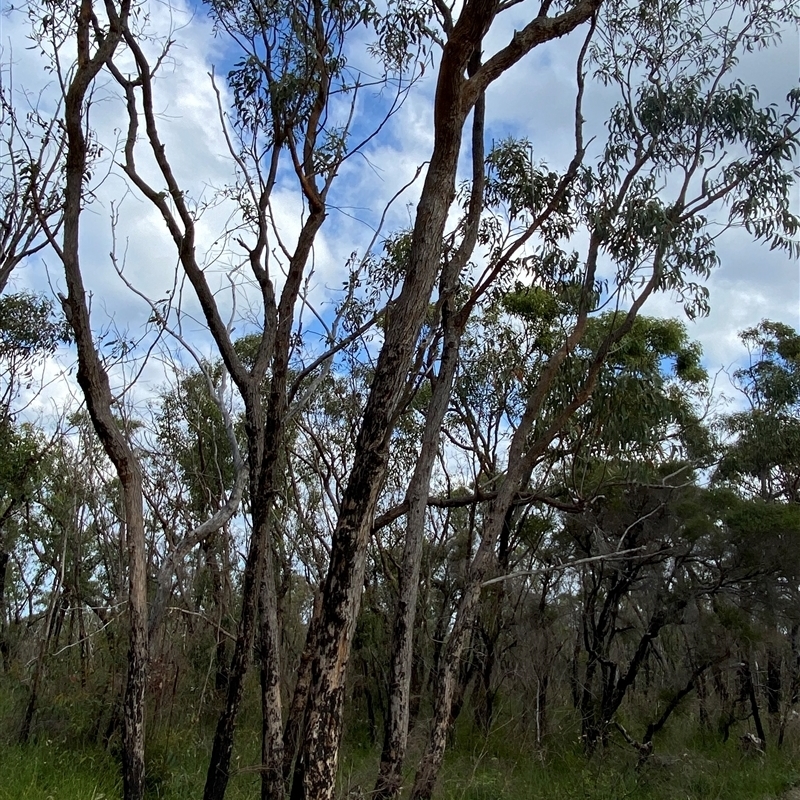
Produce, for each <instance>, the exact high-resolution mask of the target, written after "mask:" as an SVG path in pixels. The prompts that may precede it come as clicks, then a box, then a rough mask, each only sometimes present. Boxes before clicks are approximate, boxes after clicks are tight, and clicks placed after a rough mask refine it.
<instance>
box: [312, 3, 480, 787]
mask: <svg viewBox="0 0 800 800" xmlns="http://www.w3.org/2000/svg"><path fill="white" fill-rule="evenodd" d="M493 14H494V3H493V2H491V1H490V0H475V1H474V2H469V3H468V4H467V6H466V7H465V9H464V11H463V12H462V14H461V16H460V17H459V21H458V23H457V24H456V26H455V28H454V30H453V32H452V34H451V36H450V38H449V41H448V42H447V44H446V45H445V48H444V51H443V53H442V61H441V68H440V72H439V80H438V83H437V91H436V100H435V107H434V126H435V131H436V136H435V145H434V151H433V154H432V157H431V162H430V166H429V169H428V174H427V176H426V179H425V184H424V186H423V190H422V195H421V198H420V202H419V205H418V208H417V218H416V222H415V226H414V232H413V234H412V241H411V252H410V258H409V267H408V271H407V273H406V278H405V282H404V284H403V289H402V291H401V293H400V295H399V297H398V298H397V300H396V301H395V302H394V303H393V304H392V306H391V307H390V308H389V309H388V311H387V318H386V325H385V340H384V345H383V347H382V348H381V352H380V355H379V357H378V362H377V365H376V370H375V377H374V379H373V383H372V387H371V390H370V394H369V398H368V400H367V404H366V408H365V411H364V416H363V420H362V425H361V429H360V431H359V435H358V439H357V443H356V452H355V457H354V462H353V468H352V471H351V473H350V479H349V481H348V485H347V488H346V489H345V492H344V496H343V498H342V502H341V506H340V513H339V519H338V521H337V524H336V528H335V530H334V533H333V541H332V547H331V558H330V564H329V569H328V575H327V578H326V581H325V587H324V600H323V609H322V617H321V619H320V622H319V624H318V625H317V626H316V628H317V630H316V633H315V635H316V645H317V648H316V649H317V652H316V654H315V657H314V659H313V665H312V676H313V677H312V688H311V693H310V696H309V709H308V715H307V723H306V729H305V739H304V743H303V748H302V753H301V760H300V771H301V774H302V780H303V796H304V797H305V798H306V800H329V798H331V797H332V796H333V792H334V788H335V783H336V772H337V767H338V757H339V740H340V736H341V724H342V719H341V717H342V705H343V701H344V681H345V673H346V667H347V661H348V658H349V655H350V649H351V644H352V640H353V634H354V631H355V625H356V619H357V616H358V611H359V607H360V602H361V591H362V587H363V582H364V567H365V557H366V546H367V541H368V538H369V533H370V530H371V526H372V517H373V515H374V511H375V504H376V502H377V497H378V492H379V490H380V487H381V485H382V483H383V479H384V476H385V471H386V464H387V457H388V446H389V438H390V434H391V431H392V427H393V425H394V421H395V417H396V414H397V411H398V404H399V402H400V400H401V398H402V396H403V394H404V390H405V386H406V380H407V373H408V370H409V367H410V366H411V362H412V357H413V353H414V348H415V346H416V342H417V338H418V336H419V332H420V330H421V327H422V322H423V320H424V316H425V312H426V310H427V307H428V303H429V299H430V297H431V293H432V290H433V286H434V282H435V280H436V275H437V272H438V269H439V265H440V253H441V244H442V234H443V231H444V226H445V222H446V220H447V214H448V210H449V208H450V205H451V203H452V201H453V199H454V196H455V171H456V165H457V161H458V154H459V150H460V145H461V131H462V128H463V124H464V121H465V118H466V114H467V112H468V111H469V110H470V109H469V108H463V107H462V99H461V93H462V89H463V85H464V82H465V70H466V67H467V62H468V61H469V58H470V57H471V55H472V54H473V52H474V50H475V49H476V45H477V44H478V43H479V42H480V41H481V39H482V38H483V34H484V32H485V30H486V29H487V28H488V26H489V24H490V22H491V19H492V16H493Z"/></svg>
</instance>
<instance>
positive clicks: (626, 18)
mask: <svg viewBox="0 0 800 800" xmlns="http://www.w3.org/2000/svg"><path fill="white" fill-rule="evenodd" d="M746 5H747V14H746V15H744V16H743V19H742V20H741V27H740V28H739V29H738V30H735V29H734V27H733V25H732V21H733V19H734V18H735V16H736V15H735V14H734V15H733V16H730V15H728V14H726V13H720V11H721V10H720V9H719V8H717V7H711V6H705V5H702V4H697V5H685V4H681V5H678V4H669V5H664V4H661V3H652V4H650V3H648V4H644V5H642V4H635V5H634V4H627V3H623V2H613V3H604V4H603V5H602V7H601V8H600V10H599V15H598V19H597V24H596V31H597V35H596V37H595V38H594V41H593V42H592V44H591V45H590V47H591V50H590V52H591V56H592V59H593V62H594V64H595V68H596V74H597V76H598V77H599V78H600V79H601V80H602V81H604V82H605V83H606V84H608V85H611V86H615V87H616V88H617V89H618V91H619V96H620V98H621V99H620V102H619V103H618V104H617V105H616V106H615V107H614V108H613V109H612V110H611V113H610V116H609V121H608V126H607V127H608V140H607V143H606V145H605V147H604V149H603V150H602V156H601V158H600V159H599V160H598V164H597V166H596V167H595V168H585V169H583V170H581V171H580V173H579V175H580V180H581V182H582V183H581V189H580V190H577V189H576V190H575V193H574V198H575V199H574V213H575V215H576V217H577V219H578V220H579V223H576V224H579V225H580V226H581V227H582V228H583V229H584V230H586V232H587V234H588V244H587V246H586V249H585V253H584V255H583V256H580V255H578V256H575V257H570V255H569V254H568V253H566V252H564V251H563V249H562V248H561V247H559V244H560V243H558V242H557V243H556V244H555V245H551V246H550V247H549V248H548V247H545V248H543V251H542V253H541V255H540V258H541V263H542V266H543V267H545V268H546V267H549V268H550V272H549V273H548V272H547V271H546V270H545V269H540V271H539V272H538V273H537V274H536V278H535V280H534V282H535V281H536V280H537V279H538V280H542V278H543V277H545V276H547V275H548V274H553V272H554V271H555V272H556V275H557V280H558V281H559V283H561V284H563V283H569V282H571V283H573V284H575V285H576V286H577V287H578V289H577V294H578V297H577V301H576V302H575V312H574V314H573V316H572V318H571V319H570V320H569V321H568V322H565V325H564V328H565V335H564V336H563V338H562V339H561V341H560V342H557V343H556V345H555V347H554V351H553V354H552V356H551V357H550V358H549V360H548V362H547V363H546V365H545V366H544V367H543V369H542V371H541V373H540V375H539V376H538V379H537V380H536V382H535V383H534V385H533V387H532V388H531V390H530V394H529V395H528V397H527V398H526V405H525V409H524V413H523V414H522V416H521V419H520V421H519V424H518V426H517V428H516V430H515V432H514V435H513V438H512V439H511V442H510V444H509V448H508V456H507V463H508V466H507V468H506V470H505V472H504V476H503V481H502V483H501V484H500V486H499V490H498V492H497V495H496V497H495V498H494V499H493V500H492V501H491V502H490V504H489V508H488V510H487V513H486V514H485V516H484V523H483V530H482V535H481V542H480V545H479V547H478V549H477V551H476V553H475V556H474V559H473V563H472V565H471V568H470V577H469V580H468V582H467V584H466V586H465V589H464V592H463V594H462V597H461V601H460V606H459V610H458V614H457V617H456V620H455V622H454V624H453V627H452V630H451V631H450V635H449V638H448V643H447V649H446V655H445V661H444V666H443V668H442V670H441V672H440V674H439V683H438V686H437V690H436V692H435V711H434V721H433V723H432V729H431V734H430V738H429V743H428V748H427V750H426V753H425V755H424V757H423V761H422V763H421V765H420V767H419V769H418V771H417V776H416V779H415V785H414V788H413V790H412V797H413V798H414V800H419V799H420V798H428V797H430V796H431V794H432V792H433V786H434V782H435V778H436V775H437V773H438V769H439V766H440V765H441V761H442V757H443V754H444V748H445V742H446V735H447V730H448V727H449V725H450V721H451V705H452V699H453V696H454V692H455V689H456V686H457V683H458V672H459V662H460V658H461V654H462V652H463V650H464V647H465V645H466V642H467V639H468V636H469V631H470V629H471V626H472V619H473V617H474V614H475V610H476V608H477V606H478V601H479V598H480V593H481V586H482V584H483V582H484V581H485V580H486V577H487V574H488V572H489V570H490V569H491V568H492V565H493V563H494V558H495V550H496V546H497V542H498V539H499V536H500V534H501V531H502V530H503V526H504V524H505V520H506V517H507V514H508V512H509V509H510V508H511V506H512V503H513V501H514V498H515V497H516V495H517V494H518V493H519V492H520V491H521V490H522V489H523V488H524V487H525V485H526V483H527V481H528V479H529V477H530V475H531V473H532V470H533V469H534V468H535V467H536V465H537V463H538V462H539V461H540V460H541V459H542V457H543V456H544V455H545V453H546V451H547V448H548V447H549V445H550V443H551V442H552V441H553V440H554V438H556V437H557V436H558V434H559V432H560V431H562V430H563V429H564V427H565V425H567V424H568V421H569V419H570V418H571V416H572V415H573V414H574V413H575V411H576V410H577V409H578V408H580V406H581V405H582V404H583V403H585V402H586V401H587V399H588V398H589V397H590V395H591V393H592V391H593V390H594V388H595V386H596V383H597V380H598V378H599V376H600V374H601V373H602V368H603V363H604V361H605V360H606V358H607V357H608V355H609V353H610V352H611V351H612V350H613V348H615V347H616V346H617V344H618V343H619V342H620V341H621V339H622V338H623V337H624V336H625V334H627V333H628V332H629V331H630V329H631V327H632V326H633V324H634V321H635V318H636V315H637V313H638V312H639V309H640V308H641V306H642V304H643V303H644V302H645V300H646V299H647V298H648V297H649V296H650V295H652V294H653V293H654V292H657V291H672V292H676V293H677V294H678V295H679V296H681V297H683V298H684V300H685V303H686V305H687V310H688V311H689V312H690V313H697V312H698V311H702V310H703V309H704V308H705V306H706V296H705V290H704V289H703V287H702V285H701V284H700V281H701V280H702V278H704V277H705V276H707V275H708V273H709V271H710V269H711V268H712V267H713V266H715V265H716V263H717V258H716V254H715V252H714V240H713V238H712V237H711V236H710V234H709V233H708V231H707V230H706V225H707V221H708V220H707V217H706V213H707V212H708V211H709V210H710V209H712V207H714V206H715V205H717V204H721V205H723V206H724V205H726V204H727V206H728V212H729V217H728V220H729V224H744V225H745V226H746V227H747V228H748V229H750V230H751V231H752V232H753V233H754V235H755V236H756V237H757V238H760V239H765V240H767V241H768V242H769V243H770V244H771V245H773V246H775V247H783V248H785V249H786V250H787V251H788V252H790V253H792V252H794V250H795V248H794V245H793V243H792V240H791V237H792V235H793V233H794V232H795V231H796V229H797V220H796V218H795V217H794V216H793V215H792V214H791V212H790V211H789V206H788V204H787V198H788V196H787V194H786V188H787V186H788V185H789V183H790V182H791V177H789V178H788V179H787V173H788V174H791V168H790V167H788V163H789V161H790V160H791V158H792V157H793V154H794V153H795V152H796V141H797V133H798V132H797V114H798V103H797V100H798V97H797V93H796V92H793V93H790V102H789V110H788V111H787V112H786V114H785V115H783V116H781V115H779V114H778V112H777V111H776V110H775V109H774V108H770V107H768V108H763V109H762V108H759V107H758V105H757V102H756V97H757V95H756V92H755V90H753V89H750V88H747V87H745V86H743V85H742V84H741V83H738V82H736V81H735V80H732V78H731V75H730V73H731V70H732V68H733V66H734V64H735V63H736V59H737V54H738V53H739V52H740V51H741V50H743V49H746V48H748V47H750V46H752V43H753V42H754V41H756V40H761V41H768V40H769V38H770V37H774V36H775V35H776V26H777V25H778V24H780V22H785V23H787V24H794V23H796V21H797V19H796V13H795V12H796V10H795V9H793V8H792V7H791V6H790V5H788V4H779V5H778V6H774V5H772V4H746ZM729 10H730V9H729ZM665 19H669V24H665ZM532 24H533V23H532ZM701 30H702V31H704V34H702V35H700V34H698V31H701ZM487 63H491V59H489V61H488V62H487ZM639 78H641V81H640V80H639ZM578 124H579V126H580V117H579V123H578ZM733 144H736V145H737V147H741V148H742V151H743V152H744V154H743V155H742V156H741V157H739V158H730V160H729V159H728V152H729V147H730V146H731V145H733ZM740 152H741V151H740ZM767 184H769V186H770V187H771V188H770V189H769V190H768V191H767V192H766V193H765V187H766V185H767ZM659 188H660V191H658V189H659ZM756 198H758V199H756ZM761 198H763V203H764V204H763V205H762V201H761ZM756 206H758V210H757V211H756ZM762 212H763V213H762ZM606 259H607V260H608V261H609V262H610V263H611V265H613V266H612V267H611V268H609V267H608V266H603V267H601V263H602V262H603V261H604V260H606ZM570 267H571V271H570ZM601 269H602V272H601ZM609 273H610V274H611V276H612V278H611V280H610V281H606V280H604V279H601V275H603V274H605V275H608V274H609ZM545 285H546V284H545ZM625 295H626V296H627V297H626V306H627V308H625V310H623V307H621V306H620V305H619V301H620V299H621V298H622V297H623V296H625ZM608 304H610V305H612V306H613V305H615V304H617V308H618V311H617V312H616V314H617V324H615V325H614V326H612V328H611V329H610V330H609V331H608V332H607V334H606V336H605V337H604V339H603V340H602V342H601V343H599V345H598V346H597V348H596V349H595V350H594V356H593V357H592V358H590V359H589V360H588V361H587V363H586V364H585V366H584V370H583V374H582V376H581V377H580V378H579V379H578V380H576V382H575V384H574V386H573V391H572V392H571V395H570V398H569V400H568V401H567V402H566V403H564V404H556V405H548V403H547V401H548V397H549V395H550V393H551V388H552V387H553V386H554V381H555V379H556V377H557V376H558V374H559V372H560V371H561V368H562V365H564V364H565V363H566V362H568V360H569V355H570V353H572V352H573V351H574V350H575V349H576V347H577V346H578V345H579V343H580V341H581V340H582V338H583V337H584V335H585V333H586V332H587V328H588V325H589V316H590V312H593V311H595V310H597V309H598V307H600V306H602V305H608Z"/></svg>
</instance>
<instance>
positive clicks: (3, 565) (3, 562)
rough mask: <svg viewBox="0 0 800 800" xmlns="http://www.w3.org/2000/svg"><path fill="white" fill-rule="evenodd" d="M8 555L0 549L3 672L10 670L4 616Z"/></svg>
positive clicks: (6, 622)
mask: <svg viewBox="0 0 800 800" xmlns="http://www.w3.org/2000/svg"><path fill="white" fill-rule="evenodd" d="M9 557H10V553H7V552H6V551H5V549H4V548H2V547H0V657H2V659H3V671H4V672H8V671H9V669H10V668H11V651H10V649H9V645H8V620H7V616H8V615H7V614H6V572H7V570H8V559H9Z"/></svg>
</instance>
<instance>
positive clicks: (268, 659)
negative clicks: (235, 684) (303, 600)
mask: <svg viewBox="0 0 800 800" xmlns="http://www.w3.org/2000/svg"><path fill="white" fill-rule="evenodd" d="M276 600H277V595H276V592H275V572H274V570H273V569H271V568H267V569H265V570H264V575H263V577H262V579H261V597H260V613H261V630H260V637H259V638H260V642H259V645H260V647H259V649H260V654H259V655H260V657H261V658H260V660H261V800H283V798H284V792H283V719H282V716H281V683H280V675H281V672H280V663H279V661H278V660H277V659H278V656H279V652H280V637H279V635H278V634H279V631H278V615H277V604H276Z"/></svg>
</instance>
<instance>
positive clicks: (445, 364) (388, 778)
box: [373, 335, 460, 798]
mask: <svg viewBox="0 0 800 800" xmlns="http://www.w3.org/2000/svg"><path fill="white" fill-rule="evenodd" d="M459 340H460V337H459V336H458V335H455V336H452V337H451V341H448V342H447V343H446V345H445V349H444V351H443V353H442V363H441V368H440V370H439V375H438V376H437V382H436V385H435V387H434V390H433V395H432V397H431V404H430V406H429V408H428V415H427V418H426V421H425V431H424V433H423V439H422V447H421V449H420V457H419V459H418V461H417V463H416V466H415V469H414V474H413V476H412V478H411V483H410V484H409V488H408V493H407V495H406V499H407V501H408V515H407V519H406V541H405V545H404V548H403V560H402V563H401V566H400V574H399V577H398V597H397V608H396V611H395V618H394V625H393V628H392V651H391V661H390V665H389V712H388V718H387V720H386V731H385V737H384V743H383V751H382V753H381V764H380V768H379V773H378V780H377V782H376V784H375V791H374V792H373V794H374V796H375V797H376V798H392V797H397V795H398V794H399V793H400V789H401V780H402V769H403V763H404V760H405V754H406V747H407V744H408V721H409V700H410V688H411V665H412V655H413V644H414V618H415V616H416V609H417V595H418V589H419V573H420V565H421V563H422V543H423V540H424V532H425V514H426V512H427V501H428V489H429V486H430V479H431V473H432V471H433V464H434V461H435V458H436V453H437V451H438V445H439V432H440V429H441V425H442V420H443V419H444V415H445V413H446V411H447V407H448V403H449V400H450V391H451V388H452V384H453V378H454V376H455V372H456V365H457V363H458V345H459Z"/></svg>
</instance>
